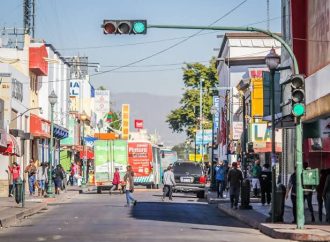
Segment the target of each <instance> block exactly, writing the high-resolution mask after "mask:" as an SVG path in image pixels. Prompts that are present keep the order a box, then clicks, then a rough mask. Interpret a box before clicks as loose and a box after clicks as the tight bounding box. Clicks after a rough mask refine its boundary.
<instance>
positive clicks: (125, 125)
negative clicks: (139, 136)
mask: <svg viewBox="0 0 330 242" xmlns="http://www.w3.org/2000/svg"><path fill="white" fill-rule="evenodd" d="M121 115H122V117H121V120H122V123H121V127H122V139H125V140H127V139H128V137H129V104H123V105H122V107H121Z"/></svg>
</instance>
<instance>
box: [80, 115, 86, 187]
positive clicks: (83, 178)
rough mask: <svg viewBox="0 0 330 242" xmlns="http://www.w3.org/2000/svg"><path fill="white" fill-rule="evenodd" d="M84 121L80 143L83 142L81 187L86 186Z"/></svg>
mask: <svg viewBox="0 0 330 242" xmlns="http://www.w3.org/2000/svg"><path fill="white" fill-rule="evenodd" d="M84 137H85V121H83V135H82V141H83V170H82V181H81V186H86V164H85V163H86V154H85V138H84Z"/></svg>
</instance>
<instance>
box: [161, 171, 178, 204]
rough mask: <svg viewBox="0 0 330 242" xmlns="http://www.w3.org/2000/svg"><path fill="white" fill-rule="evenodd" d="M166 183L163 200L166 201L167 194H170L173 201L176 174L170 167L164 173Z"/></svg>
mask: <svg viewBox="0 0 330 242" xmlns="http://www.w3.org/2000/svg"><path fill="white" fill-rule="evenodd" d="M163 179H164V180H163V183H164V191H163V198H162V200H163V201H164V200H165V197H166V194H167V193H168V196H169V199H170V200H172V192H173V186H175V180H174V173H173V167H172V166H169V167H168V168H167V170H166V172H165V173H164V178H163Z"/></svg>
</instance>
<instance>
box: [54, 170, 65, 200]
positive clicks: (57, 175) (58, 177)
mask: <svg viewBox="0 0 330 242" xmlns="http://www.w3.org/2000/svg"><path fill="white" fill-rule="evenodd" d="M53 176H54V183H55V194H58V195H59V194H60V189H61V188H62V181H63V178H64V176H63V168H62V166H61V164H58V165H57V166H56V169H55V170H54V174H53Z"/></svg>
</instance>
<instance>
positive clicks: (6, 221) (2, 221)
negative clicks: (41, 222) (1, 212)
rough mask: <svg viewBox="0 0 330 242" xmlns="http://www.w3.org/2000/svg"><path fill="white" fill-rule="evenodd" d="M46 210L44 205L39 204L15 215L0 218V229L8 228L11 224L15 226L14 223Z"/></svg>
mask: <svg viewBox="0 0 330 242" xmlns="http://www.w3.org/2000/svg"><path fill="white" fill-rule="evenodd" d="M44 209H47V204H46V203H41V204H40V205H37V206H34V207H32V208H27V209H25V210H24V211H21V212H19V213H17V214H14V215H11V216H8V217H4V218H0V227H1V228H8V227H10V226H11V225H13V224H16V222H17V221H18V220H20V219H22V218H25V217H28V216H31V215H33V214H36V213H38V212H39V211H41V210H44Z"/></svg>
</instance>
